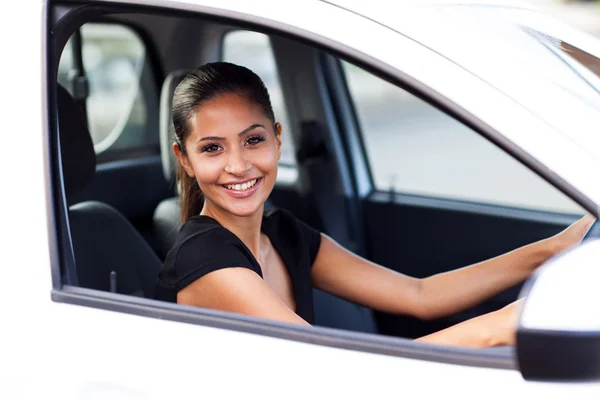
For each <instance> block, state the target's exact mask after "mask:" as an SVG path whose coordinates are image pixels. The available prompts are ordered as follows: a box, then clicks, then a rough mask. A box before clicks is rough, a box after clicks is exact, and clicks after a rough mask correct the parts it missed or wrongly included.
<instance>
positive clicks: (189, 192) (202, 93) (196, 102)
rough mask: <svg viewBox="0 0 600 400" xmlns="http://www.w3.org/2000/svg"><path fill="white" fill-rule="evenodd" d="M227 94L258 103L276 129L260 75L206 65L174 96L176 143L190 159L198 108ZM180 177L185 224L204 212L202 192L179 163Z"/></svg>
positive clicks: (232, 67) (225, 65)
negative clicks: (193, 121)
mask: <svg viewBox="0 0 600 400" xmlns="http://www.w3.org/2000/svg"><path fill="white" fill-rule="evenodd" d="M228 93H236V94H239V95H241V96H245V97H247V98H248V99H249V100H250V101H252V102H255V103H256V104H258V105H259V106H260V107H261V108H262V110H263V111H264V113H265V115H266V116H267V118H269V120H270V121H271V122H272V123H273V129H275V125H276V123H275V114H274V113H273V107H272V106H271V99H270V97H269V92H268V91H267V88H266V87H265V84H264V83H263V81H262V80H261V79H260V78H259V77H258V75H256V74H255V73H254V72H252V71H250V70H249V69H248V68H245V67H242V66H239V65H235V64H231V63H226V62H215V63H208V64H204V65H202V66H200V67H198V68H196V69H195V70H193V71H192V72H190V73H189V74H188V75H187V76H186V77H185V78H183V80H182V81H181V83H179V85H177V88H176V89H175V93H174V94H173V111H172V118H173V126H174V128H175V141H176V142H177V145H178V146H179V149H180V151H181V153H182V154H183V155H185V156H187V151H186V148H185V140H186V139H187V137H188V135H189V134H190V125H189V121H190V119H191V118H192V117H193V116H194V113H195V112H196V110H197V109H198V107H199V106H201V105H202V104H203V103H205V102H206V101H208V100H211V99H213V98H215V97H217V96H219V95H222V94H228ZM177 177H178V178H177V180H178V182H177V184H178V185H179V189H180V195H181V222H182V223H183V222H185V221H186V220H187V219H188V218H190V217H192V216H194V215H198V214H199V213H200V211H202V202H203V199H202V191H201V190H200V187H199V186H198V182H197V181H196V179H194V178H191V177H190V176H188V174H187V172H186V171H185V169H184V168H183V167H182V166H181V164H180V163H177Z"/></svg>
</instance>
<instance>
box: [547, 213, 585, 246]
mask: <svg viewBox="0 0 600 400" xmlns="http://www.w3.org/2000/svg"><path fill="white" fill-rule="evenodd" d="M595 220H596V218H594V217H593V216H592V215H590V214H586V215H585V216H583V218H581V219H579V220H578V221H576V222H574V223H573V224H571V225H570V226H569V227H568V228H567V229H565V230H564V231H562V232H560V233H558V234H556V235H554V236H552V237H551V238H549V239H548V241H549V242H550V243H551V247H552V249H553V254H557V253H560V252H561V251H564V250H567V249H569V248H571V247H574V246H577V245H578V244H579V243H580V242H581V240H582V239H583V237H584V236H585V234H586V233H587V231H588V230H589V229H590V227H591V226H592V224H593V223H594V221H595Z"/></svg>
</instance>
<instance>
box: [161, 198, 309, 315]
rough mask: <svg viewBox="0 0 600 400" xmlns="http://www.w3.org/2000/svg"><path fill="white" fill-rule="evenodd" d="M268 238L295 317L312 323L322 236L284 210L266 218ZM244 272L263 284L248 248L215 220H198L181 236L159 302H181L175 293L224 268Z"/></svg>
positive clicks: (168, 264) (169, 259) (166, 270)
mask: <svg viewBox="0 0 600 400" xmlns="http://www.w3.org/2000/svg"><path fill="white" fill-rule="evenodd" d="M261 230H262V232H264V233H265V234H266V235H267V237H268V238H269V240H270V241H271V243H272V244H273V247H274V248H275V250H277V252H278V253H279V255H280V256H281V258H282V259H283V262H284V264H285V266H286V269H287V271H288V274H289V275H290V279H291V282H292V290H293V294H294V299H295V301H296V310H295V312H296V314H298V315H299V316H300V317H301V318H302V319H304V320H305V321H306V322H308V323H310V324H312V323H313V322H314V310H313V296H312V283H311V278H310V273H311V267H312V264H313V262H314V260H315V257H316V256H317V252H318V251H319V246H320V244H321V234H320V233H319V231H317V230H315V229H313V228H311V227H309V226H308V225H306V224H305V223H303V222H302V221H300V220H298V219H297V218H296V217H294V216H293V215H292V214H291V213H290V212H289V211H286V210H283V209H277V210H271V211H269V212H265V214H264V216H263V221H262V227H261ZM230 267H244V268H248V269H251V270H252V271H254V272H255V273H257V274H258V275H259V276H260V277H261V278H262V277H263V276H262V270H261V268H260V265H259V264H258V261H256V259H255V258H254V256H253V255H252V253H251V252H250V250H249V249H248V248H247V247H246V245H245V244H244V243H243V242H242V241H241V240H240V239H239V238H238V237H237V236H235V235H234V234H233V233H232V232H231V231H229V230H228V229H226V228H224V227H223V226H221V224H219V222H217V221H216V220H215V219H213V218H211V217H208V216H204V215H199V216H195V217H192V218H190V219H189V220H187V221H186V222H185V224H183V226H182V227H181V229H180V230H179V234H178V236H177V240H176V241H175V245H174V246H173V248H172V249H171V250H170V251H169V253H167V257H166V259H165V263H164V266H163V268H162V270H161V271H160V273H159V276H158V281H157V285H156V292H155V298H156V299H157V300H164V301H170V302H177V292H178V291H180V290H181V289H183V288H185V287H186V286H187V285H189V284H190V283H192V282H194V281H195V280H196V279H198V278H200V277H202V276H204V275H206V274H208V273H209V272H212V271H216V270H219V269H222V268H230Z"/></svg>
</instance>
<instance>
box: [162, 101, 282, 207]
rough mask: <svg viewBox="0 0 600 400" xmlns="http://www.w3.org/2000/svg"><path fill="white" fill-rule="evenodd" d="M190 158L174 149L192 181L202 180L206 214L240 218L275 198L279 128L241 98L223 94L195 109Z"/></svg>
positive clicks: (200, 183)
mask: <svg viewBox="0 0 600 400" xmlns="http://www.w3.org/2000/svg"><path fill="white" fill-rule="evenodd" d="M189 124H190V134H189V135H188V137H187V139H186V141H185V146H186V153H187V155H183V154H181V152H180V151H179V147H178V146H177V145H176V144H175V145H174V146H173V148H174V151H175V154H176V155H177V158H178V159H179V161H180V162H181V163H182V165H183V166H184V168H185V170H186V172H187V173H188V175H189V176H191V177H193V178H195V179H196V180H197V181H198V185H199V186H200V189H201V190H202V193H203V194H204V198H205V206H204V208H205V209H212V208H213V207H215V206H216V207H217V208H218V209H220V210H222V211H226V212H229V213H231V214H234V215H237V216H248V215H252V214H254V213H255V212H256V211H258V210H262V206H263V204H264V203H265V201H266V200H267V198H268V197H269V195H270V194H271V191H272V190H273V186H274V185H275V178H276V177H277V162H278V161H279V157H280V155H281V126H280V125H279V124H277V132H274V131H273V123H272V122H271V120H269V118H267V116H266V115H265V113H264V112H263V110H262V108H261V107H260V106H259V105H258V104H255V103H253V102H251V101H250V100H249V99H248V98H246V97H244V96H241V95H238V94H224V95H220V96H217V97H215V98H214V99H211V100H210V101H207V102H206V103H204V104H202V105H201V106H200V107H198V108H197V110H196V113H195V115H194V116H193V117H192V118H191V120H190V121H189Z"/></svg>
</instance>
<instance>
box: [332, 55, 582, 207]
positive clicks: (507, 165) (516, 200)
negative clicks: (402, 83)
mask: <svg viewBox="0 0 600 400" xmlns="http://www.w3.org/2000/svg"><path fill="white" fill-rule="evenodd" d="M343 68H344V71H345V74H346V79H347V82H348V86H349V89H350V94H351V96H352V98H353V102H354V105H355V109H356V112H357V114H358V120H359V123H360V125H361V130H362V134H363V141H364V144H365V148H366V151H367V157H368V160H369V163H370V167H371V171H372V174H373V179H374V185H375V187H376V189H377V190H383V191H389V190H392V191H396V192H403V193H411V194H419V195H426V196H433V197H440V198H449V199H458V200H467V201H475V202H481V203H489V204H497V205H503V206H514V207H522V208H529V209H537V210H548V211H558V212H573V213H581V212H582V210H581V208H580V207H579V206H578V205H577V204H576V203H574V202H573V201H572V200H571V199H569V198H568V197H567V196H565V195H564V194H562V193H561V192H559V191H558V190H557V189H555V188H554V187H553V186H552V185H550V184H548V183H547V182H546V181H544V180H543V179H541V178H540V177H539V176H537V175H536V174H534V173H533V172H532V171H530V170H529V169H528V168H527V167H525V166H523V165H522V164H521V163H519V162H518V161H516V160H515V159H513V158H512V157H510V156H509V155H508V154H506V153H505V152H504V151H502V150H501V149H499V148H498V147H496V146H495V145H493V144H492V143H490V142H489V141H487V140H486V139H484V138H483V137H482V136H480V135H479V134H478V133H476V132H474V131H472V130H471V129H470V128H468V127H466V126H465V125H463V124H461V123H460V122H458V121H456V120H454V119H453V118H451V117H449V116H448V115H446V114H444V113H443V112H441V111H439V110H438V109H436V108H435V107H433V106H431V105H429V104H428V103H426V102H424V101H422V100H421V99H419V98H417V97H416V96H414V95H412V94H410V93H408V92H407V91H405V90H403V89H401V88H399V87H397V86H395V85H392V84H390V83H388V82H386V81H384V80H382V79H379V78H377V77H376V76H374V75H372V74H370V73H368V72H366V71H364V70H362V69H360V68H358V67H356V66H354V65H352V64H349V63H343Z"/></svg>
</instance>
